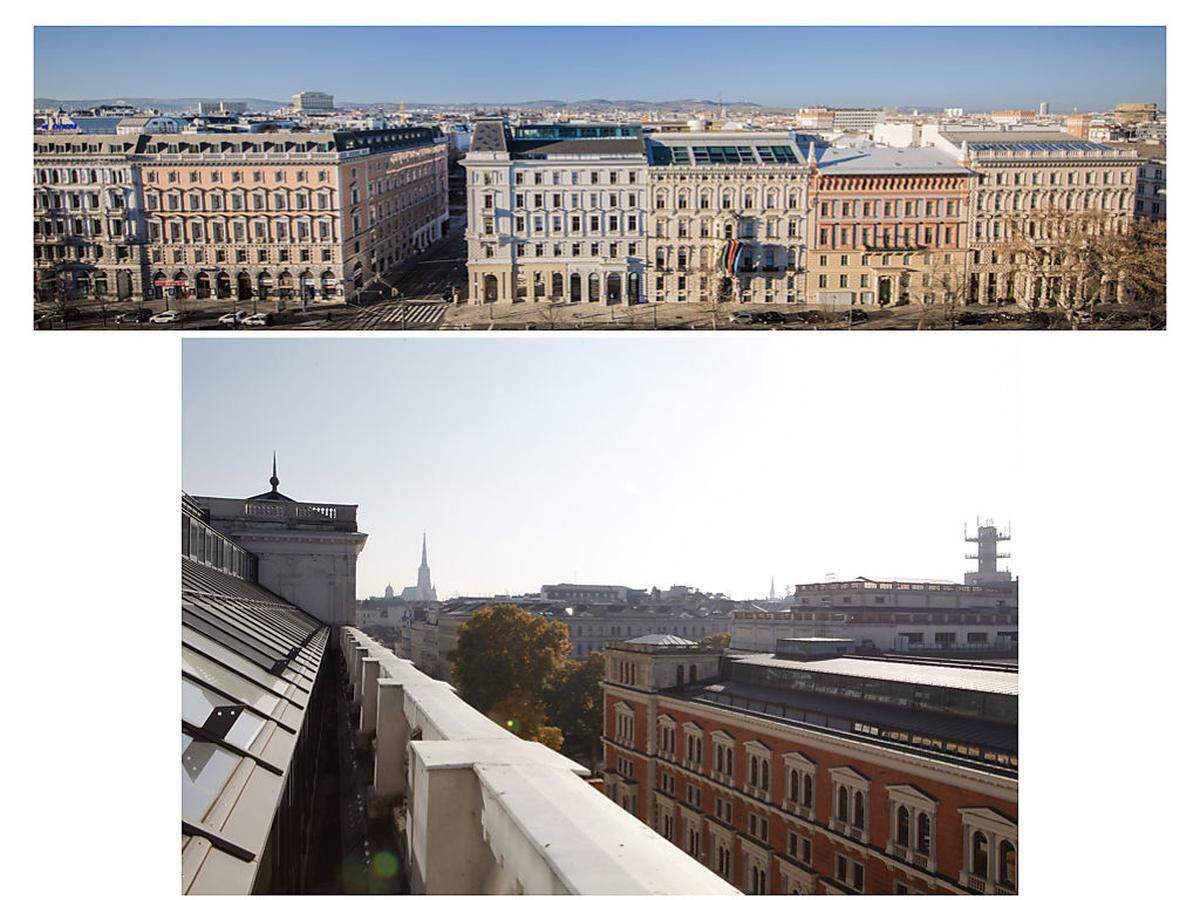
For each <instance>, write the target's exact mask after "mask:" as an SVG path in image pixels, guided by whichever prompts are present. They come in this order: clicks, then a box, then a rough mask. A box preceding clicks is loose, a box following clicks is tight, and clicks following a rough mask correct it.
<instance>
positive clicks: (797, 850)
mask: <svg viewBox="0 0 1200 900" xmlns="http://www.w3.org/2000/svg"><path fill="white" fill-rule="evenodd" d="M787 846H788V851H787V852H788V856H790V857H791V858H792V859H797V860H799V861H800V862H802V863H804V864H805V865H812V840H810V839H809V838H806V837H803V836H801V835H799V834H797V833H796V832H794V831H789V832H788V844H787Z"/></svg>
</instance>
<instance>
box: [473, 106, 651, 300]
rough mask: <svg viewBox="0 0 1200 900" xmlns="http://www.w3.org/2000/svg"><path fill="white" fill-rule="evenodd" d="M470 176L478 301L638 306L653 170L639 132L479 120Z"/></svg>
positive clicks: (642, 289)
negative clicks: (648, 185) (509, 124)
mask: <svg viewBox="0 0 1200 900" xmlns="http://www.w3.org/2000/svg"><path fill="white" fill-rule="evenodd" d="M462 164H463V168H464V169H466V172H467V270H468V273H469V288H468V295H467V299H468V300H469V302H471V303H495V302H500V303H522V302H542V301H551V302H569V303H596V304H600V303H603V304H606V305H607V304H622V303H639V302H641V301H642V299H643V298H644V297H645V290H646V288H645V259H646V193H647V182H648V179H647V166H646V158H645V151H644V148H643V146H642V140H641V129H640V128H637V127H635V126H603V125H597V126H574V125H568V126H554V125H545V126H525V127H521V126H516V127H510V126H508V125H507V123H505V122H503V121H502V120H499V119H486V120H481V121H480V122H478V123H476V127H475V135H474V137H473V140H472V144H471V150H470V152H468V153H467V155H466V157H465V158H464V159H463V163H462Z"/></svg>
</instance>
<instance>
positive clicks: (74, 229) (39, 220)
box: [33, 135, 146, 300]
mask: <svg viewBox="0 0 1200 900" xmlns="http://www.w3.org/2000/svg"><path fill="white" fill-rule="evenodd" d="M138 142H139V139H138V138H137V137H127V136H121V137H117V136H113V135H70V136H67V135H53V136H51V135H39V136H37V137H36V138H35V139H34V145H33V150H34V154H33V163H34V170H33V267H34V290H35V294H36V295H37V296H39V297H40V298H41V299H45V300H59V299H68V300H78V299H83V298H85V297H86V298H93V299H104V300H124V299H127V298H129V297H134V296H138V295H140V294H141V291H142V286H143V281H144V277H145V251H144V246H143V245H144V241H145V238H146V230H145V224H144V222H143V219H142V212H143V210H142V203H141V189H140V173H139V171H138V167H137V165H136V164H135V163H134V162H133V160H132V158H131V153H132V152H133V151H134V150H135V149H136V148H137V145H138Z"/></svg>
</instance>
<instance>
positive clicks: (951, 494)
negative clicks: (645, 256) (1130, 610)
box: [182, 334, 1020, 599]
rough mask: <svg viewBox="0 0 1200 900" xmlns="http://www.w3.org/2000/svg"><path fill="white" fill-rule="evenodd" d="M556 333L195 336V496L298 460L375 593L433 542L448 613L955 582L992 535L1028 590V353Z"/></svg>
mask: <svg viewBox="0 0 1200 900" xmlns="http://www.w3.org/2000/svg"><path fill="white" fill-rule="evenodd" d="M548 337H549V339H541V338H540V336H530V338H528V339H519V338H518V339H513V338H511V337H509V338H489V337H481V338H480V339H474V338H466V339H463V338H461V337H459V338H452V339H445V338H440V339H424V340H423V339H415V338H413V339H397V338H379V339H376V338H338V339H322V338H316V339H308V340H304V339H299V340H296V339H282V340H269V339H245V340H242V339H232V340H229V339H227V340H219V339H218V340H213V339H198V338H192V339H187V340H184V341H183V435H182V436H183V470H182V471H183V484H182V488H183V490H185V491H186V492H188V493H190V494H198V495H202V496H224V497H250V496H253V495H255V494H258V493H261V492H262V491H265V490H268V487H269V486H268V484H267V479H268V478H269V477H270V474H271V454H272V453H273V452H277V453H278V459H279V478H280V490H281V491H282V492H283V493H285V494H287V495H288V496H290V497H292V498H293V499H295V500H299V501H305V502H320V503H355V504H358V523H359V530H360V531H364V532H366V533H367V534H368V535H369V538H368V541H367V545H366V548H365V550H364V551H363V554H362V555H361V556H360V557H359V565H358V595H359V596H360V597H365V596H368V595H379V594H382V593H383V588H384V587H385V585H387V584H388V583H389V582H390V583H391V584H392V585H393V587H394V588H395V589H396V590H397V592H399V590H400V588H402V587H404V586H406V585H411V584H415V583H416V569H417V564H418V562H419V559H420V548H421V534H422V531H427V532H428V536H429V564H430V567H431V570H432V576H433V581H434V584H435V585H436V587H437V589H438V593H439V596H440V597H441V598H442V599H448V598H450V597H452V596H456V595H492V594H497V593H506V592H511V593H524V592H526V591H536V590H538V589H539V588H540V587H541V585H543V584H552V583H556V582H560V581H574V582H585V583H604V584H613V583H616V584H625V585H628V586H630V587H643V588H649V587H654V586H657V587H663V588H665V587H668V586H670V585H672V584H686V585H690V586H693V587H698V588H701V589H703V590H710V591H724V592H726V593H728V594H730V595H731V596H733V597H734V598H735V599H746V598H756V597H765V596H766V595H767V593H768V591H769V588H770V583H771V578H772V577H774V579H775V585H776V590H777V592H779V593H780V594H782V593H783V591H784V590H785V586H787V585H794V584H795V583H797V582H805V581H817V580H821V579H823V578H824V577H825V576H826V575H828V574H829V573H836V576H837V577H842V578H852V577H855V576H858V575H864V576H867V577H873V578H942V579H958V578H961V577H962V574H963V572H964V571H966V570H967V569H968V568H970V567H971V566H972V564H971V563H968V562H966V561H965V560H963V558H962V557H963V554H964V553H965V552H967V550H968V548H967V546H966V545H965V544H964V543H963V541H962V535H963V526H964V523H970V524H971V525H972V526H973V525H974V523H975V520H976V518H977V517H980V516H982V517H993V518H995V519H996V520H997V522H999V523H1004V524H1006V523H1008V522H1009V521H1010V520H1011V521H1012V522H1013V525H1014V528H1016V529H1017V532H1016V537H1015V539H1014V541H1013V548H1012V549H1013V551H1014V555H1015V559H1016V560H1017V562H1016V564H1015V565H1014V568H1013V571H1014V572H1017V573H1018V574H1019V572H1020V564H1019V559H1020V549H1019V548H1020V541H1019V537H1020V511H1019V510H1018V509H1016V508H1015V507H1016V503H1017V500H1016V499H1015V498H1016V497H1017V495H1018V493H1019V491H1018V488H1019V481H1018V479H1017V476H1016V474H1015V468H1016V467H1015V466H1014V465H1012V461H1013V460H1015V459H1016V458H1017V446H1018V444H1017V441H1018V429H1017V428H1015V427H1014V424H1015V423H1016V421H1017V416H1016V399H1015V398H1016V396H1017V386H1016V374H1015V362H1014V358H1013V353H1011V352H1009V351H1008V350H1005V351H1004V352H989V351H988V349H987V346H980V343H979V342H974V341H964V340H959V339H958V338H960V337H961V336H960V335H950V337H951V338H953V339H954V340H953V342H952V343H951V342H939V346H938V347H937V348H936V351H935V352H932V353H931V352H928V347H929V345H928V344H926V343H925V342H924V341H921V340H919V339H918V340H915V341H910V342H908V343H906V345H905V347H904V348H902V350H903V352H899V353H898V352H895V351H894V350H893V351H892V352H891V353H885V354H878V353H876V352H873V350H872V348H877V349H886V348H884V347H881V344H880V342H879V341H878V340H876V338H879V337H882V338H883V339H884V342H887V340H888V339H889V338H894V336H892V335H887V334H881V335H861V334H854V335H840V334H830V335H816V334H814V335H808V336H806V337H811V338H814V340H811V341H807V340H806V341H804V342H798V341H796V340H795V335H792V334H779V335H773V334H750V335H721V336H720V338H719V339H718V338H715V337H714V336H712V335H680V336H673V335H661V334H660V335H652V336H650V337H651V339H650V340H645V339H639V338H638V337H637V336H632V337H617V338H615V339H606V338H588V337H581V338H567V337H565V336H548ZM710 338H712V339H711V340H710ZM842 338H849V339H851V340H853V341H854V343H853V344H849V343H847V342H845V341H844V340H841V339H842ZM862 338H866V339H867V340H862ZM801 343H803V344H804V345H805V346H804V347H803V348H801V346H800V344H801ZM922 348H924V349H922ZM868 361H869V362H870V364H865V363H866V362H868ZM980 423H984V424H985V425H986V426H987V427H986V428H985V429H984V430H983V431H982V432H981V431H979V430H978V426H979V424H980ZM981 435H983V436H982V437H981Z"/></svg>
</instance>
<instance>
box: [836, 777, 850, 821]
mask: <svg viewBox="0 0 1200 900" xmlns="http://www.w3.org/2000/svg"><path fill="white" fill-rule="evenodd" d="M837 797H838V802H837V817H838V821H840V822H846V821H849V819H850V792H849V791H847V790H846V788H845V785H842V786H839V787H838V795H837Z"/></svg>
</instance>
